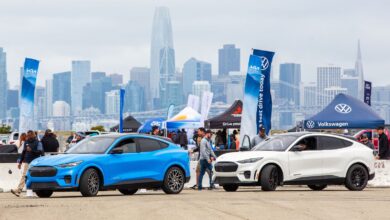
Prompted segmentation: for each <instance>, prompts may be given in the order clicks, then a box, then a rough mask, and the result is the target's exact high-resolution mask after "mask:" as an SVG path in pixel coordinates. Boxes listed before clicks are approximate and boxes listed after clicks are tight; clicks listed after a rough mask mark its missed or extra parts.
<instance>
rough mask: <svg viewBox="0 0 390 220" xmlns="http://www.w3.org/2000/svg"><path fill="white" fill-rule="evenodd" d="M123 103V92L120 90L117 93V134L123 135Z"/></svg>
mask: <svg viewBox="0 0 390 220" xmlns="http://www.w3.org/2000/svg"><path fill="white" fill-rule="evenodd" d="M124 102H125V90H124V89H120V93H119V133H123V108H124Z"/></svg>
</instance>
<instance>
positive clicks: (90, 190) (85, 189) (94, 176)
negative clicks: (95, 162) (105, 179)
mask: <svg viewBox="0 0 390 220" xmlns="http://www.w3.org/2000/svg"><path fill="white" fill-rule="evenodd" d="M99 187H100V178H99V174H98V172H97V171H96V170H95V169H87V170H86V171H85V172H84V174H83V175H82V176H81V179H80V192H81V195H83V196H85V197H91V196H96V195H97V194H98V192H99Z"/></svg>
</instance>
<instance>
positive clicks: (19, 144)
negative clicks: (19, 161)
mask: <svg viewBox="0 0 390 220" xmlns="http://www.w3.org/2000/svg"><path fill="white" fill-rule="evenodd" d="M26 139H27V135H26V133H22V134H21V135H20V137H19V140H17V141H16V142H15V145H16V147H17V148H18V153H19V154H21V153H22V152H23V146H24V142H25V141H26Z"/></svg>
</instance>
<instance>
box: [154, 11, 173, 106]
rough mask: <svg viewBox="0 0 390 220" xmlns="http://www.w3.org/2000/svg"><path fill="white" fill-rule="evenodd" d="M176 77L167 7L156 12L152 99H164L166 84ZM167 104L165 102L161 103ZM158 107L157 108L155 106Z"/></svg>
mask: <svg viewBox="0 0 390 220" xmlns="http://www.w3.org/2000/svg"><path fill="white" fill-rule="evenodd" d="M174 75H175V50H174V48H173V39H172V25H171V18H170V15H169V9H168V8H167V7H157V8H156V10H155V12H154V19H153V29H152V42H151V54H150V78H151V79H153V80H151V81H150V92H151V94H150V95H151V98H152V99H153V100H154V101H155V103H157V102H158V100H156V99H159V98H164V97H165V96H164V94H161V93H165V91H166V83H167V82H168V81H169V80H171V79H172V78H173V76H174ZM160 103H161V104H165V103H164V101H160ZM154 107H157V106H154Z"/></svg>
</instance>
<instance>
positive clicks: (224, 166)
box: [215, 162, 238, 172]
mask: <svg viewBox="0 0 390 220" xmlns="http://www.w3.org/2000/svg"><path fill="white" fill-rule="evenodd" d="M237 168H238V165H237V164H235V163H233V162H218V163H217V164H215V171H217V172H235V171H236V170H237Z"/></svg>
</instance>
